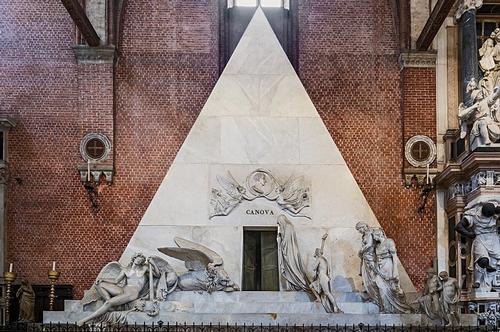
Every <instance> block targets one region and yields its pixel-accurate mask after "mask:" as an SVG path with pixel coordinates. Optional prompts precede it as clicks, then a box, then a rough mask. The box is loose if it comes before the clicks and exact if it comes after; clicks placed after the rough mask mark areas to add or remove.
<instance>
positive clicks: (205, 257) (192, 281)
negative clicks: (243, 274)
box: [158, 237, 239, 293]
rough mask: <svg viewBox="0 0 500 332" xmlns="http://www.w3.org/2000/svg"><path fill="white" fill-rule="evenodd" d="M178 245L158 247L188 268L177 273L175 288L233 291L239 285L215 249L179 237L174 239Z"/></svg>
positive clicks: (236, 289) (237, 288)
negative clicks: (183, 271)
mask: <svg viewBox="0 0 500 332" xmlns="http://www.w3.org/2000/svg"><path fill="white" fill-rule="evenodd" d="M174 242H175V244H177V246H178V247H166V248H158V250H159V251H160V252H162V253H164V254H165V255H167V256H170V257H173V258H177V259H180V260H182V261H184V265H185V266H186V269H187V270H188V271H187V272H185V273H179V274H178V279H177V283H176V286H177V289H178V290H184V291H197V290H198V291H207V292H209V293H211V292H214V291H225V292H233V291H238V290H239V287H238V285H236V284H235V283H234V282H233V281H232V280H231V278H230V277H229V275H228V273H227V272H226V270H224V268H223V265H224V260H223V259H222V257H221V256H220V255H219V254H217V253H216V252H215V251H213V250H211V249H209V248H207V247H205V246H204V245H201V244H199V243H195V242H192V241H189V240H186V239H183V238H180V237H176V238H175V239H174Z"/></svg>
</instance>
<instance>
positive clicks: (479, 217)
mask: <svg viewBox="0 0 500 332" xmlns="http://www.w3.org/2000/svg"><path fill="white" fill-rule="evenodd" d="M499 216H500V206H499V204H498V202H496V201H486V202H478V203H476V204H474V205H471V206H466V211H465V213H464V216H463V218H462V220H461V221H460V222H459V223H458V224H457V225H456V227H455V230H456V231H457V232H458V233H460V234H461V235H462V236H465V237H468V238H470V239H472V248H471V253H472V259H471V262H470V265H469V270H470V271H473V272H474V283H473V287H474V288H481V289H482V290H483V291H491V289H492V281H493V278H494V277H495V273H496V271H497V269H498V266H499V265H500V236H499V234H498V230H497V228H498V225H497V222H498V220H499Z"/></svg>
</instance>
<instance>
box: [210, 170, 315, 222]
mask: <svg viewBox="0 0 500 332" xmlns="http://www.w3.org/2000/svg"><path fill="white" fill-rule="evenodd" d="M216 178H217V182H218V184H219V186H220V187H219V188H212V189H211V192H210V213H209V218H210V219H212V218H213V217H216V216H228V215H229V214H230V213H231V212H232V211H233V210H234V209H235V208H236V207H237V206H238V205H240V204H241V203H242V202H243V201H254V200H255V199H257V198H265V199H267V200H268V201H273V202H276V205H277V206H278V207H279V208H280V209H281V210H282V211H283V212H285V213H287V214H289V215H291V216H294V217H305V218H308V219H311V217H310V216H309V215H308V214H307V213H306V212H305V211H304V209H305V208H307V207H309V206H310V201H311V196H310V189H309V186H308V185H307V184H306V183H305V180H304V177H303V176H295V175H291V176H290V177H289V178H288V179H287V180H286V181H285V182H280V181H279V180H278V179H277V178H276V177H274V176H273V174H271V172H270V171H269V170H266V169H262V168H258V169H256V170H255V171H253V172H251V173H250V174H249V175H248V176H247V177H246V179H245V180H244V181H243V182H239V181H238V180H236V179H235V178H234V176H233V175H232V174H231V172H230V171H227V174H226V175H225V176H221V175H217V176H216ZM245 214H247V215H274V211H272V210H270V209H247V210H245Z"/></svg>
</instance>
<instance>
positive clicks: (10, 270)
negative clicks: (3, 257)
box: [9, 263, 13, 272]
mask: <svg viewBox="0 0 500 332" xmlns="http://www.w3.org/2000/svg"><path fill="white" fill-rule="evenodd" d="M12 265H13V264H12V263H10V265H9V272H12V267H13V266H12Z"/></svg>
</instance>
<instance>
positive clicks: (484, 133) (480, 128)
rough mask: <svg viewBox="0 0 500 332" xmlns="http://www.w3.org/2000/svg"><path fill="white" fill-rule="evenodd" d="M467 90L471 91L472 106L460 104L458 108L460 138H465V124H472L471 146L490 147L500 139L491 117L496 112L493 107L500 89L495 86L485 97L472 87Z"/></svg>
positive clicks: (499, 94)
mask: <svg viewBox="0 0 500 332" xmlns="http://www.w3.org/2000/svg"><path fill="white" fill-rule="evenodd" d="M471 84H475V83H471ZM468 89H472V91H471V97H472V99H473V102H474V104H473V105H472V106H470V107H465V106H464V104H463V103H462V104H460V106H459V111H458V117H459V118H460V122H461V128H462V131H461V138H464V137H465V136H466V130H467V129H466V128H467V127H466V126H467V124H472V129H471V132H470V144H471V146H473V145H476V146H484V145H490V144H491V143H492V142H493V143H494V142H496V141H497V140H498V139H500V127H499V123H498V122H496V121H495V118H494V117H493V111H496V107H494V105H495V104H496V103H497V100H498V98H499V97H500V87H498V86H496V87H495V88H494V90H493V93H491V94H490V95H486V94H485V92H484V91H482V90H480V89H477V88H474V86H472V87H469V88H468Z"/></svg>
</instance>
